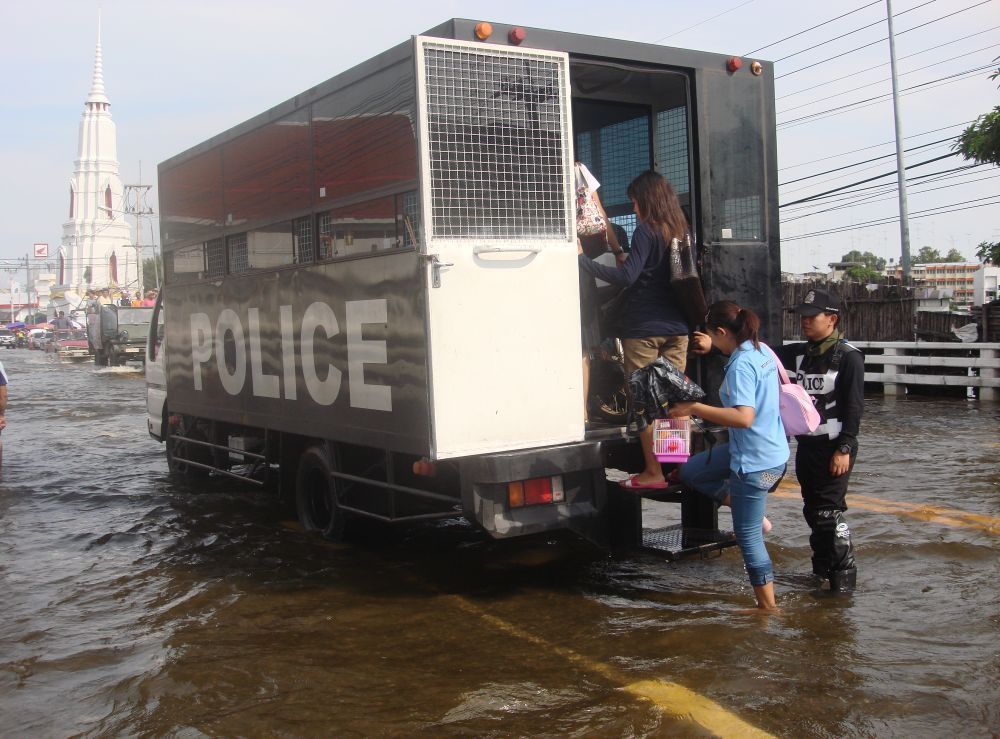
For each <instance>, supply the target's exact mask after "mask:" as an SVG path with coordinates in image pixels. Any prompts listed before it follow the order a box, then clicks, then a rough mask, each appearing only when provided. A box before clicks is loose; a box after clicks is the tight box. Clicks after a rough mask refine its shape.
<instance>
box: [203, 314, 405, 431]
mask: <svg viewBox="0 0 1000 739" xmlns="http://www.w3.org/2000/svg"><path fill="white" fill-rule="evenodd" d="M345 318H346V320H345V327H344V329H345V334H346V339H347V386H348V394H349V396H350V403H351V407H353V408H366V409H369V410H376V411H391V410H392V388H391V387H389V386H387V385H369V384H366V383H365V375H364V367H365V365H366V364H387V362H388V352H387V349H386V343H385V342H384V341H380V340H372V339H364V338H362V332H363V328H364V325H365V324H375V323H378V324H383V325H385V324H386V322H387V320H388V310H387V305H386V301H385V300H384V299H380V300H352V301H348V302H347V303H346V305H345ZM278 324H279V328H280V337H281V352H280V359H281V369H282V371H281V374H280V376H279V375H276V374H275V375H269V374H266V373H265V372H264V362H263V356H262V351H261V340H260V311H259V309H258V308H249V309H248V310H247V315H246V327H245V328H244V325H243V322H242V321H241V320H240V316H239V315H237V313H236V311H234V310H232V309H229V308H226V309H225V310H223V311H222V312H221V313H220V314H219V317H218V319H217V320H216V322H215V326H213V325H212V321H211V319H210V318H209V317H208V314H206V313H192V314H191V358H192V365H193V366H192V370H193V373H192V374H193V380H194V389H195V390H202V389H203V388H204V382H203V377H202V372H203V367H204V366H205V365H207V364H209V362H210V361H211V359H212V357H213V356H214V357H215V359H216V361H215V364H214V366H215V368H216V370H217V371H218V373H219V382H220V383H221V385H222V388H223V390H225V391H226V392H227V393H229V394H230V395H239V394H240V393H242V392H243V388H244V386H245V385H246V381H247V370H248V365H249V374H250V387H251V391H252V392H253V394H254V395H255V396H257V397H260V398H281V397H284V398H285V399H286V400H296V399H297V396H298V391H297V383H296V380H297V377H296V371H295V370H296V356H295V349H296V343H295V338H296V335H295V326H294V320H293V314H292V306H290V305H282V306H280V308H279V310H278ZM339 334H340V323H339V321H338V320H337V316H336V314H335V313H334V312H333V309H332V308H331V307H330V306H329V305H327V304H326V303H323V302H315V303H312V304H311V305H309V306H308V307H307V308H306V309H305V311H304V312H303V314H302V321H301V323H300V325H299V332H298V339H299V344H298V345H299V347H300V352H301V358H300V359H301V367H302V375H301V377H302V381H303V384H304V385H305V388H306V390H307V392H308V393H309V397H310V398H312V400H313V401H314V402H316V403H319V404H320V405H332V404H333V403H334V402H335V401H336V400H337V398H338V397H339V396H340V390H341V384H342V382H343V372H342V371H341V370H340V369H338V368H337V367H335V366H333V365H332V364H330V363H326V364H325V366H322V367H321V366H317V364H316V358H315V348H316V344H317V342H319V343H321V344H322V343H326V342H329V341H330V340H331V339H333V338H334V337H336V336H338V335H339ZM227 348H228V351H227ZM227 360H228V361H227ZM230 363H231V364H232V366H230Z"/></svg>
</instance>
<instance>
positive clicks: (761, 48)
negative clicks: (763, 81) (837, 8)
mask: <svg viewBox="0 0 1000 739" xmlns="http://www.w3.org/2000/svg"><path fill="white" fill-rule="evenodd" d="M881 3H882V0H875V2H873V3H868V4H867V5H862V6H861V7H860V8H855V9H854V10H852V11H850V12H849V13H844V14H843V15H838V16H837V17H836V18H831V19H830V20H828V21H823V22H822V23H819V24H818V25H815V26H812V27H811V28H807V29H806V30H804V31H799V32H798V33H793V34H792V35H791V36H785V38H783V39H778V40H777V41H772V42H771V43H769V44H768V45H767V46H761V47H760V48H759V49H754V50H753V51H748V52H747V53H746V54H744V55H743V56H753V55H754V54H756V53H757V52H758V51H763V50H764V49H770V48H771V47H772V46H777V45H778V44H783V43H784V42H785V41H788V40H789V39H793V38H795V37H796V36H801V35H802V34H804V33H809V32H810V31H815V30H816V29H817V28H822V27H823V26H825V25H827V24H828V23H833V22H834V21H839V20H840V19H841V18H846V17H847V16H849V15H854V14H855V13H857V12H859V11H861V10H864V9H865V8H870V7H871V6H873V5H880V4H881Z"/></svg>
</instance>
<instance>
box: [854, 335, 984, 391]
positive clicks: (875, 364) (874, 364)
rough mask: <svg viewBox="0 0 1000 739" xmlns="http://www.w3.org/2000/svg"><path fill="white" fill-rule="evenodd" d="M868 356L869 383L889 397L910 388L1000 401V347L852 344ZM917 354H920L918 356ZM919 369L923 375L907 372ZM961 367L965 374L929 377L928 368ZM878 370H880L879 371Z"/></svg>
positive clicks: (878, 342) (896, 342) (861, 342)
mask: <svg viewBox="0 0 1000 739" xmlns="http://www.w3.org/2000/svg"><path fill="white" fill-rule="evenodd" d="M851 344H853V345H854V346H856V347H858V348H859V349H861V350H862V351H864V353H865V382H881V383H882V384H883V390H882V391H883V393H884V394H885V395H903V394H905V393H906V386H907V385H941V386H949V387H965V388H973V387H975V388H979V399H980V400H997V390H998V388H1000V344H997V343H994V344H983V343H968V344H965V343H949V342H934V341H852V342H851ZM917 350H919V351H920V354H919V355H917V354H914V352H916V351H917ZM908 367H919V368H920V369H921V372H920V373H917V374H913V373H910V372H908V371H907V368H908ZM934 367H961V368H963V369H964V370H965V372H964V373H963V374H940V375H935V374H926V373H925V372H926V368H934ZM875 368H878V370H876V369H875Z"/></svg>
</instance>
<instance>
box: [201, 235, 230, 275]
mask: <svg viewBox="0 0 1000 739" xmlns="http://www.w3.org/2000/svg"><path fill="white" fill-rule="evenodd" d="M205 252H206V254H207V262H206V264H207V266H208V270H207V271H208V277H209V279H215V278H216V277H222V276H223V275H224V274H226V250H225V246H224V245H223V243H222V239H212V240H211V241H206V242H205Z"/></svg>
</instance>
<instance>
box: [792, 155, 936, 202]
mask: <svg viewBox="0 0 1000 739" xmlns="http://www.w3.org/2000/svg"><path fill="white" fill-rule="evenodd" d="M936 150H940V151H936ZM953 150H954V149H953V147H949V146H948V145H947V144H935V145H934V146H932V147H929V148H928V149H927V150H926V151H925V152H924V153H925V154H931V153H932V152H933V153H934V154H935V155H937V154H938V153H941V152H944V151H953ZM892 157H895V153H893V154H892V155H890V157H889V158H892ZM885 164H887V162H882V163H880V164H871V165H869V166H867V167H860V168H858V169H855V170H853V171H851V172H845V173H843V174H839V175H834V176H833V177H828V178H826V179H823V180H819V181H818V182H811V183H808V184H805V185H799V186H798V187H793V188H785V189H783V190H782V192H781V197H783V198H785V199H786V200H787V199H788V198H789V197H791V196H792V195H793V194H794V193H797V192H803V191H805V190H812V191H814V192H815V190H816V188H818V187H827V186H828V185H831V184H833V183H837V182H841V181H843V180H844V179H845V178H847V177H861V176H862V175H864V174H865V173H866V172H872V171H876V170H878V169H879V168H881V167H883V166H885Z"/></svg>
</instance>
